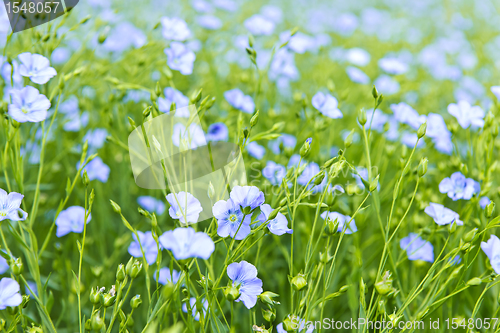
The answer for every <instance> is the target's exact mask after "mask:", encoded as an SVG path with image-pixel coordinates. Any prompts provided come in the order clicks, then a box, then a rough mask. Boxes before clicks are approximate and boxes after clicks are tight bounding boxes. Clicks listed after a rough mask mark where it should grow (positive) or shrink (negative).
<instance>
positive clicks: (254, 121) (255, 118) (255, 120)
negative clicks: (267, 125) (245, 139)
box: [250, 110, 259, 127]
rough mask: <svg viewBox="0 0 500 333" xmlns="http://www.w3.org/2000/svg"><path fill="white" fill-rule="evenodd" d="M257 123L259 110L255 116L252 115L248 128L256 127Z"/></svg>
mask: <svg viewBox="0 0 500 333" xmlns="http://www.w3.org/2000/svg"><path fill="white" fill-rule="evenodd" d="M258 121H259V110H257V112H255V114H254V115H253V117H252V119H250V126H251V127H254V126H255V125H257V122H258Z"/></svg>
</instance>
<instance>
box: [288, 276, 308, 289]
mask: <svg viewBox="0 0 500 333" xmlns="http://www.w3.org/2000/svg"><path fill="white" fill-rule="evenodd" d="M291 283H292V287H293V289H295V290H297V291H299V290H302V289H304V288H305V287H307V280H306V276H305V275H304V274H300V273H299V274H298V275H297V276H295V277H294V278H292V281H291Z"/></svg>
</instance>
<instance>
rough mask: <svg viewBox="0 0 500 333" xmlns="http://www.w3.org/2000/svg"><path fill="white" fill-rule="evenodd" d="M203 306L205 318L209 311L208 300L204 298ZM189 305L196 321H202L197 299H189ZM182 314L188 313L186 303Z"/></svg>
mask: <svg viewBox="0 0 500 333" xmlns="http://www.w3.org/2000/svg"><path fill="white" fill-rule="evenodd" d="M201 304H202V306H203V313H202V314H203V317H205V314H206V313H207V310H208V301H207V299H206V298H203V299H202V300H201ZM189 305H190V306H191V309H192V311H193V312H192V313H193V317H194V320H196V321H199V320H200V311H198V309H197V307H196V298H194V297H191V298H190V299H189ZM182 312H184V313H187V312H188V310H187V305H186V303H184V304H182Z"/></svg>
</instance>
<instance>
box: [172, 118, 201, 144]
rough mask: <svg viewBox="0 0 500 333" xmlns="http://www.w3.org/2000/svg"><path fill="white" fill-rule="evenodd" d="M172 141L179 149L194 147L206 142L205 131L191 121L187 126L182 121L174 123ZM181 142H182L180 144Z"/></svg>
mask: <svg viewBox="0 0 500 333" xmlns="http://www.w3.org/2000/svg"><path fill="white" fill-rule="evenodd" d="M172 143H173V144H174V146H176V147H180V148H181V150H185V149H187V148H190V149H195V148H198V147H201V146H205V145H206V144H207V141H206V138H205V133H204V132H203V129H202V128H201V126H200V125H198V124H196V123H191V124H190V125H189V126H188V127H187V128H186V126H184V124H182V123H177V124H175V125H174V130H173V133H172ZM181 143H182V144H181Z"/></svg>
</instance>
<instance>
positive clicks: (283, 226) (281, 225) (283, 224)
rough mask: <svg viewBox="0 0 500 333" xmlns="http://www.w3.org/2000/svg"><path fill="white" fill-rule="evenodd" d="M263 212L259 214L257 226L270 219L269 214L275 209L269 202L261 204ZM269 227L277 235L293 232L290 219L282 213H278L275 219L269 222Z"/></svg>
mask: <svg viewBox="0 0 500 333" xmlns="http://www.w3.org/2000/svg"><path fill="white" fill-rule="evenodd" d="M260 211H261V213H260V214H259V216H258V220H259V223H257V224H256V226H260V225H261V224H262V223H265V222H266V221H267V220H268V219H269V215H271V213H272V212H273V209H272V208H271V206H270V205H268V204H263V205H262V206H260ZM267 228H268V229H269V231H270V232H271V233H273V234H275V235H277V236H281V235H284V234H291V233H293V230H292V229H290V228H288V220H287V218H286V217H285V215H283V214H282V213H278V215H276V217H275V218H274V219H272V220H271V221H269V222H268V225H267Z"/></svg>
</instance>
